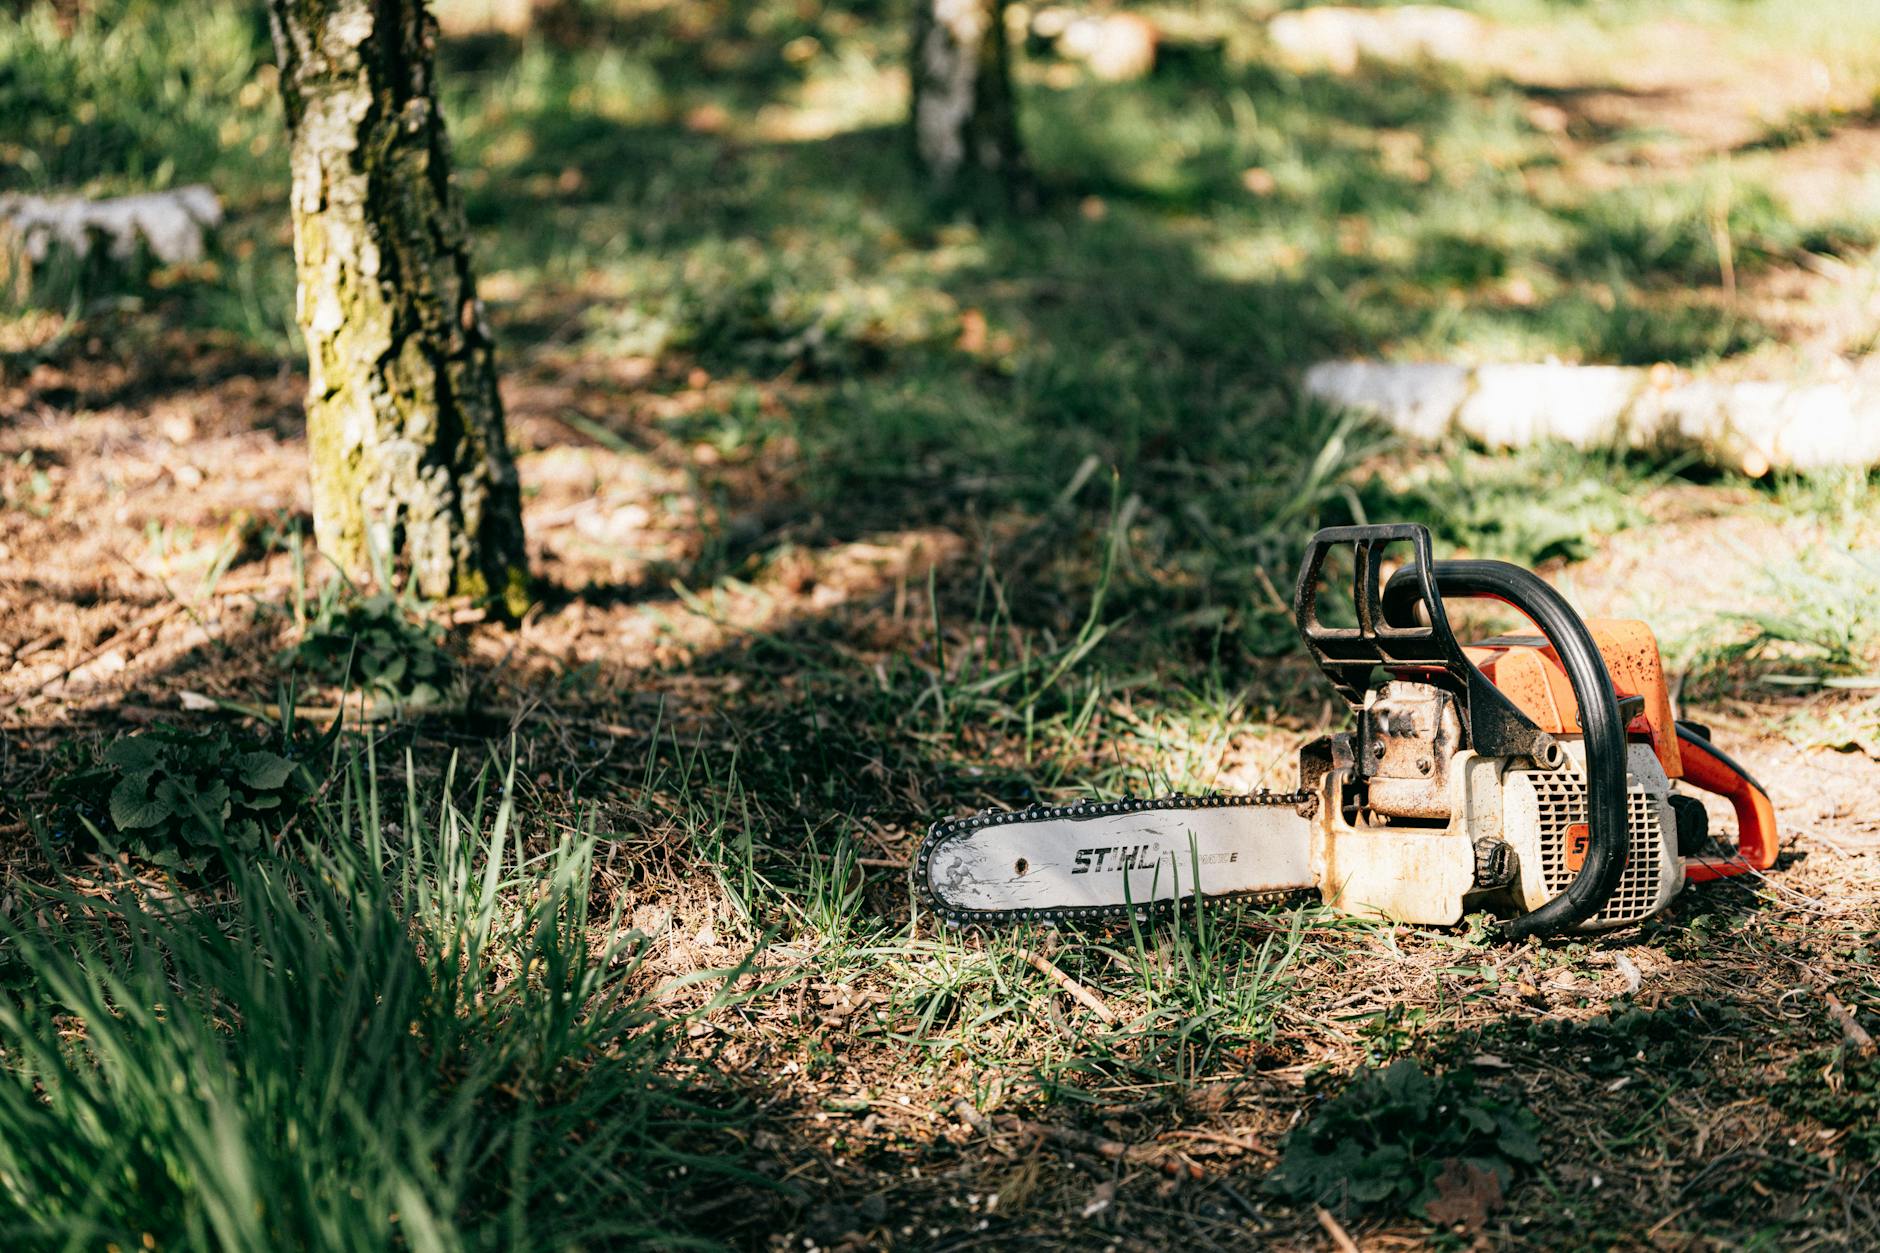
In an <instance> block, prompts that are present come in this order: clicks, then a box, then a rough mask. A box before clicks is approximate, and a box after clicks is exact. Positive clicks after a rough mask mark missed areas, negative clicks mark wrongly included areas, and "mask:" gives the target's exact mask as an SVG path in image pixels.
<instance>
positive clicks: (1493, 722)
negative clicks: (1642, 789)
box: [1293, 523, 1631, 939]
mask: <svg viewBox="0 0 1880 1253" xmlns="http://www.w3.org/2000/svg"><path fill="white" fill-rule="evenodd" d="M1403 543H1408V544H1409V545H1410V546H1411V549H1412V551H1413V553H1414V557H1415V559H1414V560H1413V561H1412V562H1410V563H1409V564H1407V565H1405V566H1403V567H1402V568H1400V569H1399V570H1398V571H1397V572H1396V573H1395V574H1393V575H1391V577H1390V579H1389V581H1388V582H1387V583H1383V586H1381V587H1380V583H1381V582H1383V581H1382V579H1381V573H1382V565H1383V558H1384V552H1385V550H1386V549H1387V548H1389V547H1390V546H1391V545H1393V544H1403ZM1340 546H1350V547H1352V548H1353V549H1354V550H1355V552H1354V556H1355V559H1356V560H1355V562H1354V565H1355V569H1354V571H1353V586H1352V601H1353V603H1354V605H1355V607H1356V609H1357V618H1358V623H1357V625H1356V626H1355V627H1331V626H1326V625H1325V624H1324V623H1323V622H1322V621H1321V620H1320V617H1319V613H1318V597H1319V578H1320V575H1321V574H1322V573H1323V570H1324V565H1325V560H1326V558H1327V557H1328V556H1329V555H1330V553H1331V551H1332V550H1333V549H1334V548H1337V547H1340ZM1445 596H1448V597H1487V598H1492V599H1496V600H1502V601H1506V602H1507V603H1508V604H1510V605H1512V606H1513V607H1514V608H1516V609H1517V610H1519V611H1520V612H1522V613H1523V614H1526V615H1527V616H1528V618H1530V619H1531V620H1532V621H1533V622H1534V624H1535V625H1536V626H1537V627H1539V628H1540V629H1541V631H1542V633H1543V634H1544V635H1546V637H1547V640H1548V642H1549V643H1551V644H1552V645H1553V646H1554V651H1555V652H1556V653H1558V654H1559V656H1560V660H1561V664H1562V666H1563V667H1564V668H1565V669H1566V672H1567V679H1568V681H1569V682H1570V683H1571V684H1572V687H1573V695H1574V698H1575V699H1576V700H1577V701H1578V702H1579V707H1580V726H1581V729H1582V731H1583V732H1584V735H1585V742H1586V773H1587V798H1586V806H1587V827H1588V839H1587V850H1586V860H1585V862H1584V863H1582V865H1581V867H1580V871H1579V873H1578V875H1576V876H1575V878H1574V881H1573V883H1572V884H1571V885H1569V886H1568V888H1567V890H1566V891H1565V892H1562V893H1561V894H1560V895H1559V896H1557V897H1555V898H1554V899H1553V900H1551V901H1549V902H1547V903H1546V904H1545V905H1543V906H1541V907H1540V908H1539V909H1536V910H1534V911H1532V912H1530V913H1528V914H1525V915H1523V916H1522V917H1520V918H1518V919H1516V920H1515V921H1513V922H1512V923H1510V924H1508V927H1507V934H1508V935H1509V936H1510V938H1514V939H1520V938H1523V937H1526V936H1530V935H1550V934H1553V933H1555V932H1558V931H1564V930H1566V929H1568V928H1570V927H1573V926H1576V925H1578V924H1579V923H1582V922H1585V921H1586V920H1588V919H1590V918H1592V917H1594V916H1595V915H1596V914H1598V913H1599V911H1600V910H1601V909H1602V908H1604V907H1605V904H1606V902H1607V901H1608V900H1610V899H1611V898H1612V894H1613V892H1614V891H1615V890H1616V889H1617V888H1618V886H1619V878H1620V876H1621V875H1622V874H1623V873H1624V872H1625V863H1626V857H1627V855H1628V853H1629V852H1630V848H1631V834H1630V831H1629V829H1628V826H1627V820H1626V766H1625V752H1626V749H1625V723H1624V722H1623V720H1622V719H1621V718H1620V715H1619V704H1618V699H1617V697H1616V696H1615V695H1614V693H1613V687H1612V679H1611V676H1610V675H1609V674H1608V673H1607V671H1606V662H1605V659H1604V658H1603V657H1602V656H1600V652H1599V647H1598V645H1597V644H1595V643H1594V641H1593V637H1592V634H1591V633H1590V632H1589V631H1588V630H1587V629H1586V624H1585V623H1584V622H1582V621H1581V620H1580V616H1579V615H1578V614H1577V613H1575V612H1574V611H1573V607H1572V606H1571V605H1569V604H1567V602H1566V601H1565V600H1564V599H1562V597H1561V596H1560V594H1559V593H1558V592H1556V591H1554V589H1553V588H1551V587H1549V586H1548V585H1547V584H1546V583H1545V582H1543V581H1542V580H1541V579H1540V578H1538V577H1537V576H1535V575H1534V574H1532V573H1530V572H1528V571H1526V570H1523V569H1521V567H1519V566H1513V565H1509V564H1508V563H1506V562H1502V561H1436V560H1435V559H1434V558H1433V556H1432V554H1431V550H1430V533H1429V530H1428V529H1427V528H1426V527H1423V526H1419V525H1416V524H1414V523H1398V524H1391V525H1383V526H1344V527H1327V528H1325V529H1324V530H1322V531H1320V532H1319V533H1318V534H1317V535H1315V536H1313V537H1312V543H1311V544H1310V545H1309V546H1308V547H1307V549H1306V556H1305V561H1304V562H1303V564H1302V565H1301V567H1300V571H1299V583H1298V586H1297V588H1296V589H1295V591H1294V594H1293V615H1294V617H1295V619H1296V620H1297V622H1298V624H1299V634H1300V637H1301V638H1302V639H1303V640H1304V642H1305V646H1306V649H1307V651H1308V652H1309V653H1311V655H1312V659H1313V660H1314V661H1315V662H1317V663H1318V666H1319V669H1320V670H1321V671H1323V672H1324V674H1325V677H1326V678H1327V679H1328V680H1330V682H1331V684H1332V686H1333V688H1335V689H1336V690H1337V691H1338V693H1339V695H1341V696H1343V697H1344V698H1345V701H1346V702H1347V703H1348V704H1349V705H1351V706H1352V708H1354V709H1358V708H1362V707H1363V704H1364V695H1365V692H1366V691H1367V690H1368V689H1369V688H1370V686H1371V682H1370V681H1371V675H1372V673H1373V671H1374V670H1375V669H1376V668H1378V667H1380V666H1381V667H1383V668H1384V669H1385V670H1387V671H1390V672H1392V673H1394V674H1399V675H1401V674H1404V673H1405V672H1409V673H1410V674H1413V675H1414V676H1415V677H1416V678H1417V679H1419V680H1421V681H1425V682H1430V683H1433V684H1435V685H1437V686H1439V687H1442V688H1445V689H1446V690H1448V691H1449V692H1450V693H1451V694H1452V695H1453V696H1455V698H1456V700H1457V702H1458V704H1459V705H1460V706H1461V708H1462V711H1463V715H1464V716H1463V722H1464V726H1465V727H1466V729H1467V734H1468V736H1469V744H1470V746H1471V747H1472V748H1474V749H1475V751H1476V752H1478V753H1483V754H1486V755H1488V756H1495V757H1523V756H1524V757H1529V758H1531V759H1533V760H1534V761H1535V762H1537V763H1538V764H1541V765H1544V766H1548V767H1556V766H1558V765H1560V764H1561V763H1562V762H1563V761H1564V754H1563V753H1562V751H1561V748H1560V745H1559V744H1558V743H1557V742H1556V741H1555V740H1554V738H1553V737H1552V736H1551V735H1549V734H1548V733H1547V732H1545V731H1542V730H1541V729H1540V728H1539V727H1537V726H1535V725H1534V723H1533V721H1532V720H1531V719H1530V718H1528V717H1527V716H1526V715H1525V714H1523V713H1522V712H1521V711H1520V710H1519V709H1518V708H1516V706H1515V705H1514V703H1513V702H1512V701H1510V700H1509V699H1508V698H1507V697H1506V696H1505V695H1503V694H1502V692H1501V689H1499V688H1497V687H1496V686H1495V685H1494V683H1493V682H1491V681H1490V680H1489V678H1488V676H1486V675H1484V674H1483V673H1482V672H1481V671H1480V670H1478V669H1476V667H1475V665H1474V664H1473V663H1472V662H1470V661H1469V659H1468V657H1467V656H1466V655H1465V654H1464V653H1463V651H1462V646H1461V645H1460V644H1459V643H1457V642H1456V637H1455V633H1454V632H1453V631H1452V630H1451V629H1450V626H1449V617H1448V615H1447V614H1446V613H1445V612H1444V610H1443V598H1444V597H1445ZM1419 605H1421V606H1422V608H1423V613H1424V617H1425V619H1426V621H1425V622H1421V623H1419V622H1418V620H1417V613H1416V610H1417V607H1418V606H1419Z"/></svg>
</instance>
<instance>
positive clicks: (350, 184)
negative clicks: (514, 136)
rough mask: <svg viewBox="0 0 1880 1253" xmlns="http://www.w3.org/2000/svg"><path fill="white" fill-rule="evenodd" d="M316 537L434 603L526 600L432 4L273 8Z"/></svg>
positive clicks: (359, 567)
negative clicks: (453, 168) (458, 598)
mask: <svg viewBox="0 0 1880 1253" xmlns="http://www.w3.org/2000/svg"><path fill="white" fill-rule="evenodd" d="M268 10H269V18H270V21H271V24H272V29H273V34H274V43H275V51H276V55H277V57H278V59H279V62H280V68H281V79H280V82H281V97H282V103H283V105H284V107H285V110H286V114H287V124H288V132H289V135H290V138H291V141H292V143H291V157H290V160H291V164H292V173H293V193H292V208H293V219H294V258H295V263H296V267H297V270H298V275H299V286H298V295H297V314H298V317H299V321H300V326H301V330H302V331H303V332H304V334H305V336H306V340H307V357H308V366H307V368H308V386H307V443H308V448H309V453H310V460H311V470H312V483H313V516H314V532H315V536H316V538H317V540H318V541H319V544H320V547H321V549H322V550H323V551H324V552H325V553H326V554H327V555H328V556H329V557H331V558H332V559H333V560H334V561H336V562H338V563H339V564H340V565H341V566H342V567H344V568H346V569H348V570H350V571H354V572H359V573H365V572H383V573H386V574H388V575H390V576H391V577H392V578H394V579H395V580H399V581H405V582H408V584H409V585H410V586H411V587H413V588H414V589H416V590H417V591H418V592H419V593H420V594H421V595H424V596H428V597H441V596H447V595H452V594H467V595H472V596H476V597H477V598H478V599H485V600H490V599H494V600H497V601H500V602H504V603H505V604H506V605H507V607H508V608H509V609H511V610H512V611H518V610H519V609H520V608H521V604H520V603H519V602H521V601H523V600H526V585H527V566H526V556H525V553H524V548H523V537H522V514H521V498H520V492H519V490H518V485H517V480H516V469H515V462H514V460H513V459H512V458H511V456H510V452H509V447H508V443H507V441H506V437H505V434H504V424H503V408H502V400H501V398H500V396H499V395H498V393H497V389H496V365H495V356H494V344H493V342H492V339H491V336H490V331H489V327H488V324H487V322H486V321H485V318H484V314H483V306H482V304H481V302H480V301H479V300H478V299H477V294H476V282H475V277H474V274H473V272H472V269H471V264H470V250H469V239H468V228H467V226H466V224H465V220H464V213H463V206H462V202H461V200H460V198H459V196H458V194H457V191H456V188H455V186H454V185H453V183H452V181H451V177H450V154H449V149H448V145H447V141H446V136H445V132H444V121H443V118H442V117H441V116H440V115H439V113H438V108H437V97H436V91H435V86H434V82H433V66H434V62H435V52H436V44H437V25H436V22H435V21H434V20H433V19H432V17H431V15H430V13H429V12H428V11H427V9H426V8H425V6H424V4H423V3H421V0H269V4H268Z"/></svg>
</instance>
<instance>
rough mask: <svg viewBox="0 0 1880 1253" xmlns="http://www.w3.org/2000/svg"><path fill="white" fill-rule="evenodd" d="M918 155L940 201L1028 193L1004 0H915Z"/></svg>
mask: <svg viewBox="0 0 1880 1253" xmlns="http://www.w3.org/2000/svg"><path fill="white" fill-rule="evenodd" d="M913 62H914V63H913V66H912V80H913V86H914V102H913V105H914V107H913V118H912V128H913V132H914V155H915V158H916V161H917V162H918V164H919V166H920V170H921V173H922V176H923V177H924V178H925V179H926V182H927V186H928V190H929V192H930V193H931V194H932V195H933V196H934V197H935V198H936V199H938V200H941V201H960V202H966V203H973V204H979V205H988V204H991V203H995V202H996V203H999V204H1004V205H1014V204H1020V205H1022V204H1023V203H1025V202H1027V201H1028V200H1029V199H1030V194H1031V193H1030V180H1029V177H1028V175H1027V172H1026V169H1025V161H1024V155H1023V152H1022V151H1021V149H1020V148H1019V143H1018V112H1017V108H1016V106H1015V105H1014V103H1013V97H1012V76H1011V70H1010V67H1009V65H1008V63H1007V57H1006V38H1005V0H915V4H914V47H913Z"/></svg>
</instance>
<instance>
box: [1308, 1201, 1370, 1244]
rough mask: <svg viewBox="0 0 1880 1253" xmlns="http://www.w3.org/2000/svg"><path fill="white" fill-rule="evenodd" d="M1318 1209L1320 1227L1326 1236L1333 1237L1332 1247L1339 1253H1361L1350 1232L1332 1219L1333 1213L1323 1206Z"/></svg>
mask: <svg viewBox="0 0 1880 1253" xmlns="http://www.w3.org/2000/svg"><path fill="white" fill-rule="evenodd" d="M1317 1209H1318V1218H1319V1226H1321V1227H1323V1228H1325V1234H1326V1235H1328V1236H1330V1237H1331V1239H1332V1247H1333V1248H1335V1249H1337V1250H1338V1253H1360V1250H1359V1248H1358V1242H1357V1241H1356V1240H1353V1239H1352V1238H1351V1233H1350V1232H1348V1231H1346V1230H1345V1229H1344V1227H1342V1226H1340V1225H1339V1222H1338V1220H1337V1219H1336V1218H1333V1217H1332V1211H1330V1210H1328V1209H1326V1208H1325V1207H1324V1206H1323V1205H1320V1206H1318V1207H1317Z"/></svg>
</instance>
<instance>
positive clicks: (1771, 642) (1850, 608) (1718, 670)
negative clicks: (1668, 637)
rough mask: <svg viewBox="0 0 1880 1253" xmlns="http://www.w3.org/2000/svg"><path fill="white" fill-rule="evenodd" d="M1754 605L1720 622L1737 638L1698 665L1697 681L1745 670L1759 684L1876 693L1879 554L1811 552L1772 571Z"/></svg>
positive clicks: (1879, 644) (1879, 645)
mask: <svg viewBox="0 0 1880 1253" xmlns="http://www.w3.org/2000/svg"><path fill="white" fill-rule="evenodd" d="M1758 600H1759V601H1760V605H1759V606H1758V607H1756V608H1752V609H1747V610H1743V611H1740V612H1731V613H1726V614H1723V615H1721V617H1720V619H1719V624H1720V626H1721V627H1722V628H1723V629H1724V630H1726V631H1733V632H1734V633H1735V634H1736V635H1737V637H1738V638H1737V639H1735V640H1732V641H1731V642H1729V643H1725V644H1722V645H1719V646H1717V647H1715V648H1713V649H1711V650H1710V651H1709V652H1707V653H1706V654H1705V655H1704V656H1703V657H1702V658H1700V660H1699V662H1698V663H1697V666H1696V671H1697V673H1698V675H1700V676H1702V677H1704V678H1707V679H1709V680H1711V681H1713V682H1714V681H1719V680H1721V679H1722V678H1723V677H1724V676H1726V675H1730V674H1737V675H1740V674H1741V673H1743V672H1744V671H1745V670H1748V671H1749V672H1751V673H1753V674H1754V675H1755V676H1756V678H1757V680H1758V681H1759V682H1762V683H1765V684H1774V685H1779V686H1786V687H1802V688H1845V689H1856V690H1867V689H1880V620H1877V619H1876V618H1875V615H1874V612H1873V607H1874V606H1875V605H1876V604H1880V552H1876V551H1874V550H1872V549H1848V550H1841V551H1833V550H1823V549H1815V550H1811V551H1809V552H1806V553H1802V554H1800V555H1799V556H1798V557H1797V558H1796V559H1795V560H1792V561H1784V562H1781V563H1778V564H1774V565H1771V566H1769V567H1767V568H1766V569H1765V571H1764V586H1763V589H1762V592H1761V594H1760V595H1759V597H1758Z"/></svg>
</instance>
